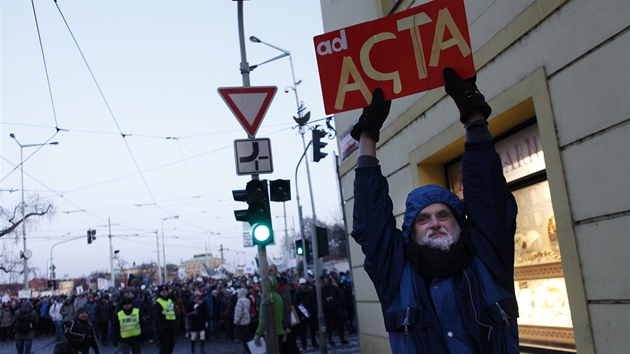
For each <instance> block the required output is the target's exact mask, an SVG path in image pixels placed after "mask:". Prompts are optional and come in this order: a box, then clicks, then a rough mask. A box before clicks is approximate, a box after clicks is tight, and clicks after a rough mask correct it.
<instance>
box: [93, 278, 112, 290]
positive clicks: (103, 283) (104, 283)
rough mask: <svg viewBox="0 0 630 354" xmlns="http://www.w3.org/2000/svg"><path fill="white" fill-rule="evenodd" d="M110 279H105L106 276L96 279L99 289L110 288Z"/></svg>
mask: <svg viewBox="0 0 630 354" xmlns="http://www.w3.org/2000/svg"><path fill="white" fill-rule="evenodd" d="M108 282H109V280H107V279H105V278H98V279H96V284H97V287H98V290H107V289H109V287H108V286H107V285H108Z"/></svg>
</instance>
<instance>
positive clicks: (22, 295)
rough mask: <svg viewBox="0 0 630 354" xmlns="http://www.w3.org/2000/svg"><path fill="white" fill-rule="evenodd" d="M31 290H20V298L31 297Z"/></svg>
mask: <svg viewBox="0 0 630 354" xmlns="http://www.w3.org/2000/svg"><path fill="white" fill-rule="evenodd" d="M30 298H31V291H30V290H20V291H18V299H30Z"/></svg>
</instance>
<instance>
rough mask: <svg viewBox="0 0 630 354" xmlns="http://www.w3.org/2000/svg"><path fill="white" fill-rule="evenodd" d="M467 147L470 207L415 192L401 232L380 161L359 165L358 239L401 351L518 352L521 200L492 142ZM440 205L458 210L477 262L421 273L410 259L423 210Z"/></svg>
mask: <svg viewBox="0 0 630 354" xmlns="http://www.w3.org/2000/svg"><path fill="white" fill-rule="evenodd" d="M465 150H466V152H465V153H464V156H463V167H462V171H463V183H464V199H465V203H466V205H465V206H463V205H462V204H461V203H459V201H458V200H456V201H453V200H452V199H453V198H452V197H451V199H449V201H448V202H446V203H445V202H443V201H439V200H443V198H442V197H441V196H440V198H437V199H438V200H432V198H435V196H436V194H435V193H428V194H423V193H418V192H417V191H418V190H414V191H412V192H411V193H410V194H409V197H408V198H407V208H406V212H405V216H404V222H403V228H402V229H403V230H402V231H401V230H398V229H397V228H396V219H395V217H394V215H393V213H392V211H393V207H392V200H391V198H390V197H389V189H388V183H387V179H386V178H385V177H384V176H383V175H382V174H381V170H380V166H374V167H357V169H356V178H355V182H354V196H355V201H354V221H353V231H352V237H353V238H354V239H355V240H356V241H357V242H358V243H359V244H360V245H361V248H362V251H363V253H364V254H365V263H364V268H365V270H366V272H367V273H368V275H369V276H370V278H371V280H372V282H373V283H374V286H375V288H376V292H377V294H378V297H379V300H380V303H381V308H382V312H383V317H384V321H385V328H386V330H387V332H388V333H389V339H390V345H391V348H392V352H393V353H394V354H398V353H431V354H433V353H452V354H463V353H483V354H488V353H497V354H498V353H502V354H503V353H519V349H518V328H517V324H516V318H517V317H518V309H517V305H516V300H515V295H514V231H515V229H516V213H517V208H516V202H515V200H514V197H513V196H512V194H511V193H510V192H509V190H508V188H507V184H506V182H505V178H504V177H503V172H502V166H501V161H500V159H499V156H498V155H497V153H496V151H495V150H494V144H493V142H492V141H491V140H490V141H482V142H467V143H466V144H465ZM446 192H447V193H450V192H448V191H446ZM427 195H428V196H427ZM451 196H453V197H454V195H453V194H452V193H451ZM447 198H448V197H447ZM455 199H457V198H455ZM435 202H443V203H445V204H447V205H449V206H450V207H451V209H452V210H453V212H454V214H455V216H456V217H457V219H458V221H460V226H461V227H462V232H468V234H469V236H470V239H471V240H472V243H473V245H474V248H475V257H474V258H473V261H472V262H471V263H470V264H469V265H467V266H466V267H465V268H464V269H462V270H460V271H458V272H456V273H455V274H453V275H451V276H449V277H425V276H422V275H420V274H419V273H418V272H417V271H416V270H415V269H414V267H413V266H412V265H411V263H409V262H408V260H407V259H406V257H405V248H406V245H407V242H408V240H409V237H410V229H411V227H412V225H413V221H414V219H415V217H416V215H417V213H418V212H419V211H420V210H421V209H422V208H424V207H425V206H427V205H429V204H432V203H435Z"/></svg>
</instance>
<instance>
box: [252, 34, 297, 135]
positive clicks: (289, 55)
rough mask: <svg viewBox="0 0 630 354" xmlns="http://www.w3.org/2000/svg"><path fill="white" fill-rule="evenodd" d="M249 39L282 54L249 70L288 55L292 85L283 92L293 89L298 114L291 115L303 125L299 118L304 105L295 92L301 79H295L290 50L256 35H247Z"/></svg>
mask: <svg viewBox="0 0 630 354" xmlns="http://www.w3.org/2000/svg"><path fill="white" fill-rule="evenodd" d="M249 40H250V41H252V42H254V43H261V44H264V45H266V46H268V47H271V48H273V49H275V50H278V51H281V52H282V54H280V55H278V56H276V57H273V58H271V59H269V60H266V61H264V62H262V63H260V64H256V65H252V66H250V67H249V70H250V71H251V70H254V69H256V68H257V67H259V66H261V65H263V64H267V63H269V62H272V61H274V60H278V59H281V58H284V57H287V56H288V57H289V63H290V64H291V77H292V78H293V86H288V87H286V88H285V89H284V92H285V93H289V89H291V90H293V92H294V93H295V103H296V105H297V114H298V116H297V118H296V117H293V119H295V120H296V122H298V124H300V125H303V124H302V123H300V121H299V120H301V119H302V118H304V117H303V116H302V113H303V112H304V107H303V105H301V104H300V100H299V98H298V92H297V86H298V85H299V84H300V83H301V82H302V80H299V81H295V72H294V71H293V58H292V57H291V52H290V51H288V50H286V49H282V48H280V47H276V46H275V45H273V44H269V43H267V42H263V41H262V40H260V38H258V37H256V36H250V37H249ZM307 115H308V114H307ZM307 121H308V119H307V120H306V121H305V122H304V123H306V122H307Z"/></svg>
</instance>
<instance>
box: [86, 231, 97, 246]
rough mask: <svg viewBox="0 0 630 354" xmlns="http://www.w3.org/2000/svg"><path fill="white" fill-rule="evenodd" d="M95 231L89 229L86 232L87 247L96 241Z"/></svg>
mask: <svg viewBox="0 0 630 354" xmlns="http://www.w3.org/2000/svg"><path fill="white" fill-rule="evenodd" d="M94 235H96V230H92V229H89V230H87V243H88V245H89V244H91V243H92V241H94V240H96V236H94Z"/></svg>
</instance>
